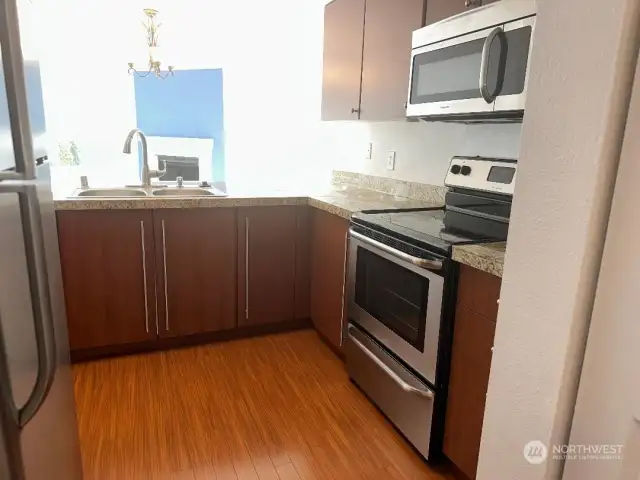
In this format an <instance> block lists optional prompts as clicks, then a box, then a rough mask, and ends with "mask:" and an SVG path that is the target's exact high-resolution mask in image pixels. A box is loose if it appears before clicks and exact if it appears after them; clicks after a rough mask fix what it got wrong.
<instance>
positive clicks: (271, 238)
mask: <svg viewBox="0 0 640 480" xmlns="http://www.w3.org/2000/svg"><path fill="white" fill-rule="evenodd" d="M296 209H297V207H295V206H277V207H247V208H239V209H238V325H239V326H245V325H260V324H270V323H278V322H286V321H291V320H294V318H295V286H296Z"/></svg>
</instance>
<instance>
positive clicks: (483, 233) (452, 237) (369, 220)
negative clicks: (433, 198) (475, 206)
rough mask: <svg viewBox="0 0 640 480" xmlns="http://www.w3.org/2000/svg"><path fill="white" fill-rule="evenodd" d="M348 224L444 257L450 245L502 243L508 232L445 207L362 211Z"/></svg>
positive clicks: (497, 224)
mask: <svg viewBox="0 0 640 480" xmlns="http://www.w3.org/2000/svg"><path fill="white" fill-rule="evenodd" d="M352 221H353V223H354V224H356V225H361V226H364V227H367V228H370V229H372V230H376V231H379V232H382V233H385V234H387V235H391V236H393V237H397V238H399V239H401V240H403V241H405V242H407V243H410V244H413V245H416V246H418V247H421V248H426V249H430V250H439V251H441V252H443V253H446V254H450V253H451V247H452V246H453V245H464V244H470V243H486V242H499V241H504V240H506V238H507V229H508V223H505V222H500V221H495V220H490V219H487V218H480V217H476V216H472V215H467V214H465V213H460V212H457V211H453V210H446V209H445V208H440V209H419V210H415V209H412V210H395V211H394V210H392V211H368V212H367V211H365V212H362V213H357V214H355V215H354V216H353V217H352Z"/></svg>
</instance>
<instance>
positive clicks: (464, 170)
mask: <svg viewBox="0 0 640 480" xmlns="http://www.w3.org/2000/svg"><path fill="white" fill-rule="evenodd" d="M460 173H461V174H462V175H469V174H470V173H471V167H470V166H469V165H465V166H464V167H462V168H461V169H460Z"/></svg>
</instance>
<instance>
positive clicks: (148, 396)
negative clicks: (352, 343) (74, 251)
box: [74, 330, 453, 480]
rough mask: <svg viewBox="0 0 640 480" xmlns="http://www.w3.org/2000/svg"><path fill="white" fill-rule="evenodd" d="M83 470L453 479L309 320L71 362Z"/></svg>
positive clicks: (124, 474)
mask: <svg viewBox="0 0 640 480" xmlns="http://www.w3.org/2000/svg"><path fill="white" fill-rule="evenodd" d="M74 373H75V385H74V387H75V395H76V403H77V407H78V419H79V428H80V441H81V448H82V459H83V467H84V472H85V479H87V480H90V479H118V480H129V479H147V478H149V479H189V480H204V479H217V480H228V479H233V480H293V479H304V480H307V479H340V480H342V479H376V480H378V479H412V480H413V479H425V480H441V479H452V478H453V477H451V476H449V474H445V473H442V472H440V473H438V472H437V471H435V470H433V469H431V468H430V467H428V466H426V465H425V464H424V462H423V461H422V460H421V459H420V458H419V457H418V456H417V454H416V453H414V452H413V451H412V450H411V449H410V448H409V447H408V445H407V444H406V442H405V440H403V439H402V438H401V437H400V436H399V435H398V434H397V433H396V432H395V431H394V430H393V429H392V428H391V426H390V425H389V424H388V422H387V421H386V420H385V419H384V417H382V415H381V414H380V413H379V412H378V411H377V410H376V409H375V408H374V407H373V406H372V405H371V404H370V403H369V402H368V401H367V399H366V398H365V397H364V396H363V394H362V393H361V392H360V391H359V390H358V389H357V388H356V387H355V386H354V385H352V384H351V383H350V382H349V379H348V377H347V374H346V372H345V369H344V365H343V364H342V362H340V360H338V359H337V358H336V357H335V356H334V354H333V353H331V352H330V351H329V349H328V348H327V347H326V346H325V345H324V344H322V342H320V340H319V339H318V337H317V335H316V333H315V332H314V331H311V330H305V331H298V332H294V333H286V334H278V335H271V336H267V337H260V338H252V339H246V340H237V341H232V342H226V343H219V344H214V345H207V346H202V347H195V348H189V349H180V350H172V351H165V352H157V353H151V354H144V355H135V356H128V357H120V358H114V359H107V360H100V361H95V362H90V363H84V364H79V365H76V366H74Z"/></svg>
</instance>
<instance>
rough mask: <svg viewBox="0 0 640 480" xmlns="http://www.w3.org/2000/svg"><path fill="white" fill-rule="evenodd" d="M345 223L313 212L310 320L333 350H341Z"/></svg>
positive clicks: (347, 227)
mask: <svg viewBox="0 0 640 480" xmlns="http://www.w3.org/2000/svg"><path fill="white" fill-rule="evenodd" d="M348 229H349V221H348V220H346V219H344V218H341V217H337V216H335V215H332V214H330V213H327V212H323V211H321V210H314V211H313V224H312V233H311V319H312V320H313V324H314V326H315V327H316V329H317V330H318V331H319V332H320V333H321V334H322V336H323V337H324V338H325V339H326V340H327V341H328V342H329V343H330V344H331V346H333V347H334V349H335V350H340V349H341V348H342V330H343V322H344V319H345V318H346V317H345V316H344V307H345V302H344V287H345V265H346V254H347V232H348Z"/></svg>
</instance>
